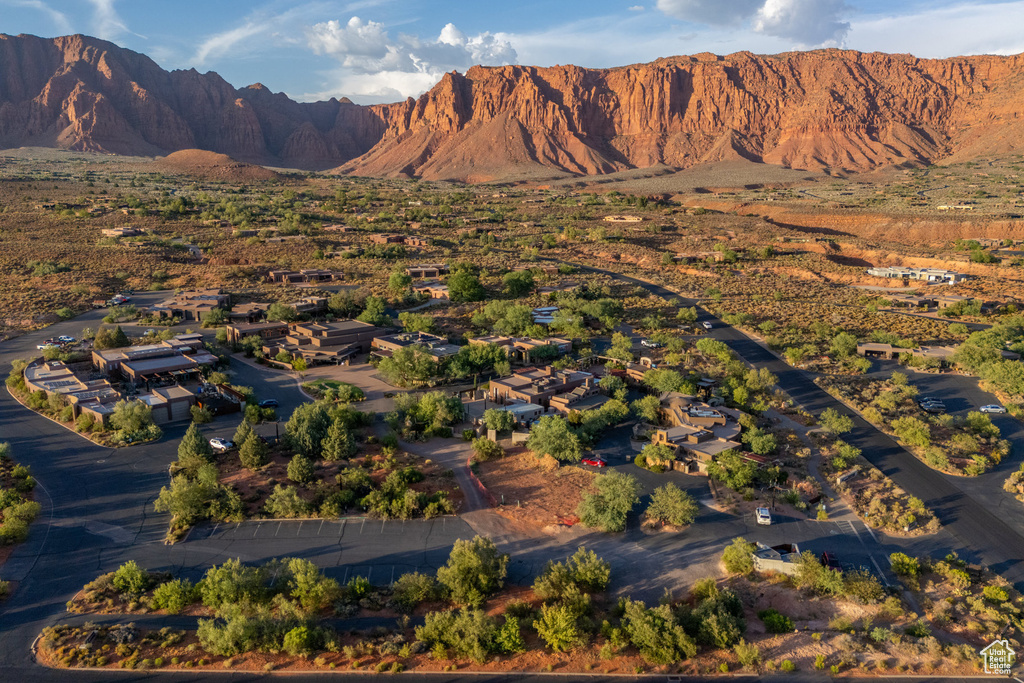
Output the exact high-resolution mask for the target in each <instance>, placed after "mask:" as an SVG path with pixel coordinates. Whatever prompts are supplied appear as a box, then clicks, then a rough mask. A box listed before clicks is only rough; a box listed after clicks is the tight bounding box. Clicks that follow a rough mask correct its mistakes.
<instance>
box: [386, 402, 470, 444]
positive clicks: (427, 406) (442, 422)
mask: <svg viewBox="0 0 1024 683" xmlns="http://www.w3.org/2000/svg"><path fill="white" fill-rule="evenodd" d="M465 418H466V409H465V407H464V406H463V404H462V400H461V399H460V398H459V397H458V396H448V395H446V394H445V393H444V392H443V391H431V392H428V393H425V394H399V395H397V396H396V397H395V409H394V410H393V411H392V412H390V413H388V415H387V416H386V418H385V421H386V422H387V423H388V425H389V426H391V428H392V429H395V430H397V431H401V432H402V433H403V434H407V435H415V434H423V435H425V436H427V437H430V436H451V434H452V429H451V428H452V426H453V425H457V424H459V423H460V422H462V421H463V420H464V419H465Z"/></svg>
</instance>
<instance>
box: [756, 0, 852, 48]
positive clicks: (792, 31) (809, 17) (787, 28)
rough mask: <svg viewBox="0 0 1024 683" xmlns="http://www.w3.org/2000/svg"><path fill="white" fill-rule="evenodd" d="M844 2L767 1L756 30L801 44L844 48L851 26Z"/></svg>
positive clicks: (841, 0)
mask: <svg viewBox="0 0 1024 683" xmlns="http://www.w3.org/2000/svg"><path fill="white" fill-rule="evenodd" d="M849 9H850V8H849V7H848V6H847V5H846V3H844V2H843V0H767V1H766V2H765V3H764V5H763V6H762V7H761V9H759V10H758V11H757V18H756V20H755V21H754V30H755V31H757V32H758V33H765V34H767V35H770V36H777V37H779V38H787V39H789V40H793V41H795V42H796V43H797V44H798V45H801V46H804V45H840V44H842V42H843V38H845V37H846V34H847V33H849V31H850V24H849V23H848V22H845V21H840V18H841V17H842V16H843V15H844V14H845V13H846V12H848V11H849Z"/></svg>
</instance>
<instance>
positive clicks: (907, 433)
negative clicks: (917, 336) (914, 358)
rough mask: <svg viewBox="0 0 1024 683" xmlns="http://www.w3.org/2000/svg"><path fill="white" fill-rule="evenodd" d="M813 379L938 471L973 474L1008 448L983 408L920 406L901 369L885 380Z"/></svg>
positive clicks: (996, 460)
mask: <svg viewBox="0 0 1024 683" xmlns="http://www.w3.org/2000/svg"><path fill="white" fill-rule="evenodd" d="M815 383H816V384H817V385H818V386H820V387H821V388H822V389H824V390H825V391H827V392H828V393H829V394H831V395H832V396H833V397H835V398H836V399H838V400H840V401H842V402H843V403H844V404H846V406H847V407H849V408H851V409H853V410H855V411H857V412H858V413H859V414H860V415H861V417H863V418H864V419H865V420H867V421H868V422H870V423H871V424H872V425H874V426H875V427H877V428H878V429H879V430H881V431H883V432H885V433H886V434H888V435H890V436H892V437H894V438H896V439H898V440H899V442H900V443H901V444H902V445H903V446H904V447H905V448H906V449H907V450H909V451H910V452H911V453H913V454H914V455H915V456H917V457H918V458H919V459H920V460H921V461H923V462H924V463H926V464H927V465H928V466H929V467H932V468H934V469H936V470H939V471H940V472H945V473H947V474H957V475H963V476H972V477H973V476H977V475H979V474H983V473H985V472H987V471H988V470H990V469H991V468H993V467H994V466H996V465H998V464H999V463H1000V462H1001V461H1002V459H1003V458H1005V457H1006V456H1007V455H1009V453H1010V449H1011V444H1010V442H1009V441H1007V440H1005V439H1000V438H999V428H998V427H996V426H995V425H994V424H992V420H991V419H989V416H988V415H986V414H984V413H980V412H970V413H968V414H967V416H966V417H963V418H961V417H956V416H953V415H947V414H939V415H932V414H929V413H927V412H925V411H924V410H922V409H921V408H920V407H918V405H917V403H916V400H915V399H917V398H918V395H919V393H920V392H919V391H918V389H917V387H916V386H914V385H913V384H909V383H908V381H907V376H906V375H905V374H903V373H901V372H894V373H892V376H891V377H890V378H889V379H887V380H880V379H875V378H868V377H859V378H846V377H830V376H821V377H818V378H817V379H815Z"/></svg>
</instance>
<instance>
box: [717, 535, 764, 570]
mask: <svg viewBox="0 0 1024 683" xmlns="http://www.w3.org/2000/svg"><path fill="white" fill-rule="evenodd" d="M756 548H757V546H755V545H754V544H753V543H750V542H749V541H747V540H746V539H745V538H735V539H733V542H732V543H731V544H730V545H728V546H726V548H725V550H724V551H722V564H724V565H725V570H726V571H727V572H729V573H730V574H743V575H747V574H750V573H751V572H753V571H754V550H755V549H756Z"/></svg>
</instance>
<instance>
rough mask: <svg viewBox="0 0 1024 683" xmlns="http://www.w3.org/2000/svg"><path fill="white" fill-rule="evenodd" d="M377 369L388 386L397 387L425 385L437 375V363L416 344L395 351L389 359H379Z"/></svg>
mask: <svg viewBox="0 0 1024 683" xmlns="http://www.w3.org/2000/svg"><path fill="white" fill-rule="evenodd" d="M377 369H378V370H379V371H380V374H381V375H382V376H383V377H384V379H385V380H386V381H387V382H388V383H389V384H393V385H395V386H399V387H412V386H418V385H421V384H425V383H426V382H428V381H429V380H431V379H432V378H434V377H437V375H438V364H437V361H436V360H434V357H433V356H431V355H430V354H429V353H427V352H426V350H425V349H424V348H423V347H422V346H419V345H416V344H414V345H412V346H405V347H402V348H400V349H396V350H395V351H394V353H392V354H391V356H390V357H388V358H383V359H381V361H380V364H378V366H377Z"/></svg>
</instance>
